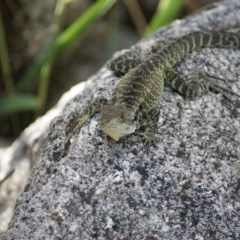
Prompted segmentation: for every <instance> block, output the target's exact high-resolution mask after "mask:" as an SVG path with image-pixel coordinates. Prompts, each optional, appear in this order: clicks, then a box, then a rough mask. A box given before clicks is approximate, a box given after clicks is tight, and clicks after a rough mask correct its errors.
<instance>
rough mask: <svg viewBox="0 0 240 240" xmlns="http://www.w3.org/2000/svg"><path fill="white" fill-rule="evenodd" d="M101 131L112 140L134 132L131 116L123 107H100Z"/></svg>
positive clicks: (134, 127)
mask: <svg viewBox="0 0 240 240" xmlns="http://www.w3.org/2000/svg"><path fill="white" fill-rule="evenodd" d="M100 127H101V129H102V130H103V131H104V132H105V133H106V134H107V135H109V136H110V137H111V138H112V139H113V140H115V141H118V140H119V139H120V138H121V137H123V136H125V135H129V134H131V133H133V132H135V129H136V124H135V123H134V121H133V115H132V114H131V113H129V112H128V111H127V110H126V108H125V107H124V106H108V105H103V106H102V116H101V123H100Z"/></svg>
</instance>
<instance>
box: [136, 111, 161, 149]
mask: <svg viewBox="0 0 240 240" xmlns="http://www.w3.org/2000/svg"><path fill="white" fill-rule="evenodd" d="M159 115H160V110H159V107H155V108H154V109H152V110H151V111H149V112H148V113H143V114H141V113H140V114H139V119H138V122H139V131H140V132H137V134H139V135H140V136H141V137H142V140H143V141H144V145H147V146H148V148H149V147H150V145H156V138H155V134H156V132H157V129H158V120H159Z"/></svg>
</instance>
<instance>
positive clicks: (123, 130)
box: [101, 125, 136, 141]
mask: <svg viewBox="0 0 240 240" xmlns="http://www.w3.org/2000/svg"><path fill="white" fill-rule="evenodd" d="M101 128H102V130H103V131H104V132H105V133H106V134H107V135H108V136H109V137H111V138H112V139H113V140H115V141H118V140H119V139H120V138H121V137H124V136H126V135H129V134H131V133H133V132H135V130H136V127H135V126H129V125H127V126H104V127H103V126H101Z"/></svg>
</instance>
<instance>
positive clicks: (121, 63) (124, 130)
mask: <svg viewBox="0 0 240 240" xmlns="http://www.w3.org/2000/svg"><path fill="white" fill-rule="evenodd" d="M156 46H157V44H156V45H155V46H154V51H156V52H155V53H153V54H152V55H151V56H150V57H149V58H147V59H146V60H144V61H142V60H141V57H139V56H140V55H139V53H136V52H132V53H129V54H126V55H124V56H120V57H119V58H116V59H115V60H113V61H112V62H110V64H109V65H108V68H109V69H110V70H112V71H113V72H115V74H116V75H119V74H124V73H125V72H127V73H126V74H125V75H124V76H123V77H122V79H121V80H120V81H119V83H118V84H117V85H116V87H115V88H114V90H113V93H112V96H111V99H110V102H109V103H108V104H106V103H107V101H106V99H97V100H96V101H95V102H94V103H93V104H92V105H91V106H90V107H89V108H88V109H86V110H85V111H84V112H83V113H82V114H81V115H80V116H79V117H78V118H76V119H75V120H74V121H73V122H72V123H71V124H70V125H69V127H68V129H67V132H68V133H70V132H72V131H74V132H75V131H79V130H80V129H81V127H82V125H83V124H84V122H85V121H86V120H87V119H88V118H90V117H91V116H92V115H93V114H94V113H95V112H96V111H97V110H99V108H100V107H101V110H102V115H101V123H100V127H101V129H102V130H103V131H104V132H105V133H107V134H108V135H109V136H110V137H111V138H113V139H114V140H115V141H118V140H119V139H120V138H121V137H123V136H125V135H129V134H131V133H133V132H135V131H136V130H138V129H140V128H143V129H144V131H143V133H142V134H141V135H142V136H143V138H144V139H145V140H146V142H151V141H153V140H154V135H155V130H156V127H157V122H158V117H159V110H158V109H157V105H158V103H159V101H160V99H161V97H162V94H163V91H164V85H169V86H170V87H172V88H173V89H175V90H177V91H178V92H179V93H180V94H181V95H184V96H187V97H189V98H191V99H194V98H195V97H196V96H197V95H198V93H199V89H202V90H204V91H208V90H209V88H213V89H218V88H219V86H218V85H217V84H213V83H211V82H210V81H207V80H206V79H204V78H202V79H198V77H199V76H200V77H204V76H201V73H198V72H197V73H195V74H190V77H189V78H188V79H187V80H184V79H182V78H181V76H179V75H178V74H177V73H176V72H175V71H174V70H173V67H174V65H176V64H177V63H178V62H179V61H181V59H182V58H183V57H184V56H186V55H187V54H188V53H190V52H191V51H193V50H195V49H197V48H200V47H221V48H234V49H239V48H240V34H239V33H230V32H214V31H212V32H194V33H191V34H189V35H186V36H183V37H181V38H178V39H175V40H173V41H171V42H170V43H169V44H166V45H164V46H163V47H160V49H159V50H157V49H158V47H156ZM128 55H129V56H128ZM128 61H129V64H128ZM130 63H131V64H130ZM205 77H206V76H205ZM224 90H227V91H229V92H232V91H231V90H229V89H224ZM236 95H237V94H236Z"/></svg>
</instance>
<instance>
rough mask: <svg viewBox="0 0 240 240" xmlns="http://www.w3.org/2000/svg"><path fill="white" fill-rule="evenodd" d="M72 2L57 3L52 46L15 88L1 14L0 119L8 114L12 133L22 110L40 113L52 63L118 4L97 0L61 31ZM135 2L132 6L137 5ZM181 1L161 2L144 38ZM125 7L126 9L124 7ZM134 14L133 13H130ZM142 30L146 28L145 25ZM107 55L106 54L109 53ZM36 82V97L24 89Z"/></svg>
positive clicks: (111, 41) (174, 11)
mask: <svg viewBox="0 0 240 240" xmlns="http://www.w3.org/2000/svg"><path fill="white" fill-rule="evenodd" d="M72 1H73V0H57V4H56V7H55V12H54V22H53V23H52V25H51V26H50V36H49V37H51V39H52V41H51V42H52V43H51V44H50V46H49V50H48V51H47V53H46V55H45V56H43V57H42V58H41V59H40V60H39V61H38V62H36V63H34V64H33V66H32V67H30V68H29V70H28V71H27V72H26V73H25V74H24V75H23V76H22V77H21V78H20V79H19V80H18V81H15V82H16V84H15V85H14V81H13V77H12V70H11V64H10V60H9V55H8V51H7V49H8V48H7V43H6V38H5V34H4V25H3V22H2V19H1V13H0V62H1V68H2V73H3V80H4V83H5V89H6V91H5V92H6V95H5V96H0V118H2V117H4V116H7V115H9V114H10V116H11V121H12V125H13V129H14V128H15V129H14V132H15V134H17V133H19V132H20V127H19V125H20V124H19V121H18V113H20V112H22V111H26V110H27V111H32V112H35V115H36V116H38V115H40V114H41V113H42V111H43V109H44V107H45V104H46V100H47V97H48V88H49V82H50V76H51V69H52V66H53V64H54V62H55V60H56V59H57V58H58V57H60V56H61V55H62V54H63V53H64V52H66V51H67V50H68V49H69V48H70V47H71V46H72V45H73V44H74V43H75V42H76V41H80V40H81V39H82V37H83V36H84V35H85V34H86V32H87V31H88V30H89V29H90V28H91V27H92V26H93V25H94V23H96V22H97V21H98V20H99V19H100V18H101V17H102V16H104V15H105V14H106V13H107V12H108V11H109V9H110V8H111V7H112V6H113V5H114V4H115V3H116V2H117V1H116V0H98V1H96V2H95V3H94V4H92V6H91V7H90V8H89V9H88V10H87V11H86V12H85V13H84V14H82V15H81V16H80V17H79V18H78V19H77V20H75V22H73V23H72V24H71V25H70V26H69V27H68V28H67V29H66V30H65V31H63V32H61V29H60V21H61V18H62V15H63V12H64V9H65V8H66V6H67V5H68V4H69V3H71V2H72ZM134 1H135V4H138V3H137V2H136V0H134ZM182 1H183V0H178V1H175V0H162V1H160V3H159V6H158V9H157V11H156V13H155V15H154V16H153V18H152V20H151V22H150V24H149V25H148V26H147V30H146V31H145V35H146V36H148V35H149V34H151V33H153V32H154V31H155V30H156V29H158V28H159V27H161V26H163V25H164V24H166V23H168V22H169V21H171V20H173V19H174V18H175V17H176V16H177V15H178V13H179V11H180V9H181V6H182ZM126 7H128V6H126ZM133 12H134V11H133ZM118 15H119V13H118V11H117V10H116V9H114V11H113V14H112V15H110V21H111V19H112V22H109V26H110V35H109V36H110V37H109V42H108V44H109V48H108V49H109V51H112V50H113V49H114V46H115V41H116V36H115V35H116V28H117V25H118ZM144 28H145V26H144ZM108 54H109V53H108ZM36 81H37V82H38V91H37V94H36V95H34V94H30V93H28V94H26V89H29V86H32V85H33V83H34V84H35V85H36Z"/></svg>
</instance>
